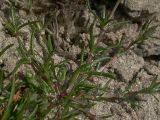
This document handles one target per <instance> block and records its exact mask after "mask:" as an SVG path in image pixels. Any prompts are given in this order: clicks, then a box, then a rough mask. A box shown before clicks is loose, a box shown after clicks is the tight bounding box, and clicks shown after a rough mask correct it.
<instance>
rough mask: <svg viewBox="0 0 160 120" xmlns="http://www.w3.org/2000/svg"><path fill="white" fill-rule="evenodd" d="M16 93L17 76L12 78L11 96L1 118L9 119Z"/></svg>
mask: <svg viewBox="0 0 160 120" xmlns="http://www.w3.org/2000/svg"><path fill="white" fill-rule="evenodd" d="M14 94H15V77H14V78H13V80H12V88H11V94H10V97H9V101H8V105H7V107H6V109H5V111H4V114H3V117H2V119H1V120H8V118H9V116H10V112H11V109H12V108H11V107H12V102H13V96H14Z"/></svg>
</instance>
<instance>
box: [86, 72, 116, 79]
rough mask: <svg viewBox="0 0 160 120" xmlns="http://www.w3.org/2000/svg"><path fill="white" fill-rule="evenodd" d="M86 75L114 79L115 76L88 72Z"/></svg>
mask: <svg viewBox="0 0 160 120" xmlns="http://www.w3.org/2000/svg"><path fill="white" fill-rule="evenodd" d="M87 74H88V75H94V76H102V77H105V78H111V79H116V76H115V74H113V73H105V72H96V71H90V72H88V73H87Z"/></svg>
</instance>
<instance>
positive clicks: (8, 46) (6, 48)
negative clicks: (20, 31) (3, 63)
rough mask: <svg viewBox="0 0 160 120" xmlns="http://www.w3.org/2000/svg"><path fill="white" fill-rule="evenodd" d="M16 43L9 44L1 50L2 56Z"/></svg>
mask: <svg viewBox="0 0 160 120" xmlns="http://www.w3.org/2000/svg"><path fill="white" fill-rule="evenodd" d="M13 45H14V44H10V45H7V46H6V47H5V48H4V49H3V50H1V51H0V57H1V56H2V55H3V54H4V53H5V52H6V51H7V50H8V49H9V48H11V47H12V46H13Z"/></svg>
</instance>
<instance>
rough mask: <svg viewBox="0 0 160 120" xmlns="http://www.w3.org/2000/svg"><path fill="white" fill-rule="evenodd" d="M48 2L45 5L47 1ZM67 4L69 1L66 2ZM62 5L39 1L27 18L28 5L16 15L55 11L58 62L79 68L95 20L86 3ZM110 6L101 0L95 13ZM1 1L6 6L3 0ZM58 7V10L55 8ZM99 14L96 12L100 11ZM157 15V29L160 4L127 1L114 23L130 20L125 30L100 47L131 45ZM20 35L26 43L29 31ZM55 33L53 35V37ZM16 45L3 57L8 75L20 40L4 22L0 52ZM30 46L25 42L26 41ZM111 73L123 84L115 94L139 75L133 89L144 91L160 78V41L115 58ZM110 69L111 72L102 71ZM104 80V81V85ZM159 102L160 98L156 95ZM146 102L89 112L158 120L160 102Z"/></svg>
mask: <svg viewBox="0 0 160 120" xmlns="http://www.w3.org/2000/svg"><path fill="white" fill-rule="evenodd" d="M46 1H47V2H46ZM68 1H69V0H68ZM68 1H66V0H65V1H62V2H61V1H59V2H54V3H52V2H50V1H49V0H42V1H38V0H35V2H34V4H33V6H34V7H33V8H32V12H31V13H30V14H28V13H27V11H26V9H25V6H24V4H25V3H23V2H22V3H21V4H20V5H19V8H20V9H19V11H18V13H17V14H19V15H20V16H21V19H23V20H24V21H25V20H26V19H32V18H34V17H37V16H41V17H45V16H47V15H49V16H50V15H52V14H54V11H56V10H57V11H58V12H57V20H58V21H57V22H58V34H57V36H56V37H58V40H59V41H58V42H55V44H56V55H55V58H56V60H57V61H58V60H60V59H63V58H68V59H70V60H71V61H72V62H73V63H74V64H75V66H76V62H77V60H78V57H77V56H78V55H79V53H80V51H81V46H83V45H85V44H87V43H86V41H87V33H86V30H87V27H88V26H89V25H90V24H91V23H92V22H93V20H94V18H93V15H92V14H91V13H90V12H89V11H88V9H87V8H86V7H85V5H84V3H85V2H84V1H83V0H77V1H76V2H75V1H69V2H68ZM110 1H111V0H108V1H107V2H105V1H102V3H101V2H98V0H97V3H96V4H95V6H97V8H98V7H99V9H100V6H101V5H102V4H105V5H106V6H107V11H109V12H110V11H111V10H112V8H113V5H114V4H115V2H114V1H115V0H114V1H111V2H110ZM0 2H2V3H3V0H1V1H0ZM57 6H58V7H57ZM6 10H7V9H6V7H5V3H4V4H3V5H2V4H1V10H0V16H6V15H7V11H6ZM97 11H98V10H97ZM153 16H155V19H154V23H153V24H154V25H155V24H160V1H159V0H123V1H122V2H121V4H120V6H119V7H118V9H117V11H116V13H115V15H114V19H115V20H116V22H119V21H129V22H127V23H125V24H123V25H117V26H116V27H115V28H114V29H112V28H111V30H109V31H107V32H106V33H104V35H103V38H102V39H101V42H100V45H106V44H108V43H110V42H114V41H116V40H117V39H119V38H121V37H122V36H123V35H125V39H126V41H132V40H133V39H135V38H136V37H137V34H138V33H137V30H138V28H139V27H140V26H141V24H143V23H144V21H145V20H147V19H149V18H151V17H153ZM99 31H100V29H99V28H98V27H97V28H96V29H95V34H97V35H98V34H99ZM22 32H23V33H24V35H25V36H26V38H28V36H29V34H30V32H29V30H28V28H24V29H22ZM54 34H55V33H54ZM155 36H156V37H157V38H158V37H159V38H160V27H158V28H157V31H156V33H155ZM11 43H12V44H14V47H12V48H11V49H9V50H8V51H7V52H6V53H5V55H3V56H2V58H0V66H1V67H3V69H5V70H6V74H7V73H9V72H10V71H12V70H13V68H14V67H15V65H16V62H17V60H18V55H17V53H16V47H17V45H18V43H17V38H16V37H12V36H10V35H9V34H7V33H6V31H5V29H4V26H3V23H2V22H0V48H4V46H6V45H8V44H11ZM35 44H36V49H37V51H38V52H39V51H41V46H40V44H38V43H35ZM26 46H27V39H26ZM109 69H111V70H112V71H114V72H115V73H116V74H117V75H118V77H119V79H120V81H119V82H113V83H112V82H111V83H110V88H111V89H112V91H113V93H114V92H116V91H120V90H123V89H124V87H125V86H126V85H127V84H126V83H128V82H130V81H132V80H133V77H134V75H135V74H137V78H136V79H137V81H138V82H137V85H136V86H134V88H133V89H135V90H136V89H137V90H138V89H140V88H143V87H144V86H145V85H147V84H148V83H150V82H151V80H153V78H154V76H155V75H158V76H159V77H160V39H154V38H152V39H150V40H149V41H147V42H145V43H144V44H142V45H139V46H135V47H134V48H132V49H131V50H130V51H129V52H128V53H127V54H123V55H122V56H119V57H118V58H116V60H115V61H113V62H112V63H111V64H110V65H109ZM104 70H108V68H104ZM102 81H103V80H102ZM156 97H157V98H159V99H160V95H159V94H157V95H156ZM143 99H144V100H146V102H141V103H140V106H142V108H135V109H133V108H131V107H130V106H129V105H128V104H127V103H122V104H115V103H98V104H97V105H96V106H95V107H94V108H93V109H92V110H91V111H92V112H93V113H95V114H96V115H101V114H105V113H107V114H108V113H113V114H114V116H113V117H111V118H109V119H111V120H160V102H158V101H157V100H156V99H154V97H153V96H150V95H145V96H143Z"/></svg>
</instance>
